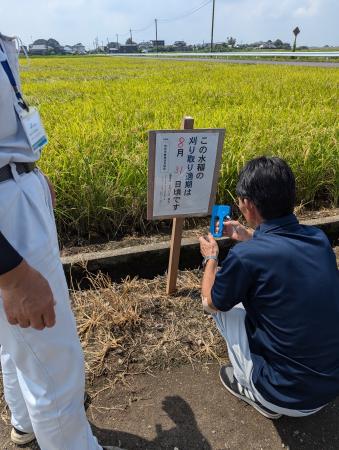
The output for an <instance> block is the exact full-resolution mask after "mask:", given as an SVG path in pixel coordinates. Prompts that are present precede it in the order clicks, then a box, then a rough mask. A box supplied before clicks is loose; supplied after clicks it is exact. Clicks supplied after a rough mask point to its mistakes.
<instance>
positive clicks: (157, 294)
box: [0, 247, 339, 450]
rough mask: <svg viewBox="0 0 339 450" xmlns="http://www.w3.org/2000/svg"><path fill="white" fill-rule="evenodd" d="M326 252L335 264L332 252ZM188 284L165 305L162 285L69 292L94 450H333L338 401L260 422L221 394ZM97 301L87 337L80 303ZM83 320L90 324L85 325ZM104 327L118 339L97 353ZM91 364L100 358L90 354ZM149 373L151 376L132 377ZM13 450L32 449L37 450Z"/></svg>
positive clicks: (189, 276)
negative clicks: (106, 449) (98, 448)
mask: <svg viewBox="0 0 339 450" xmlns="http://www.w3.org/2000/svg"><path fill="white" fill-rule="evenodd" d="M334 250H335V253H336V255H337V258H338V262H339V247H336V248H335V249H334ZM198 281H199V277H198V274H197V273H195V272H190V273H189V272H184V273H181V274H180V277H179V292H178V296H177V297H176V298H174V299H168V298H166V297H165V296H164V295H163V294H162V293H163V292H164V283H165V279H163V278H159V279H157V280H154V281H147V282H144V281H142V280H141V281H130V282H129V283H127V282H126V283H125V284H124V285H111V286H110V285H109V286H106V288H105V289H104V288H103V286H101V289H96V290H93V291H92V292H89V291H86V292H84V293H78V296H77V302H75V305H74V306H75V312H76V315H77V320H78V324H79V332H80V336H81V339H82V343H83V345H84V344H86V342H87V344H86V347H85V356H86V362H87V374H88V375H89V373H90V374H91V377H90V378H91V379H92V384H91V385H89V390H90V392H91V393H92V395H93V398H92V402H91V404H90V406H89V408H88V411H87V412H88V418H89V420H90V422H91V423H92V425H93V429H94V432H95V434H96V435H97V436H98V438H99V441H100V443H102V444H106V445H121V446H123V447H124V448H125V449H126V450H134V449H141V450H161V449H166V450H167V449H168V450H222V449H232V450H261V449H262V450H264V449H267V450H278V449H279V450H280V449H281V448H289V449H290V450H339V408H338V407H339V399H337V400H336V402H333V403H332V404H330V405H328V406H327V407H326V408H324V409H323V410H322V411H321V412H319V413H318V414H316V415H314V416H311V417H308V418H303V419H293V418H282V419H280V420H278V421H270V420H267V419H265V418H264V417H262V416H261V415H260V414H258V413H257V412H256V411H255V410H254V409H252V408H251V407H250V406H248V405H246V404H244V403H243V402H241V401H239V400H237V399H236V398H234V397H233V396H231V395H230V394H229V393H228V392H226V391H225V389H224V388H223V386H222V385H221V383H220V381H219V376H218V372H219V364H218V363H217V362H216V360H219V361H222V360H225V359H224V358H225V345H224V342H223V341H221V340H220V339H218V333H217V332H216V330H215V328H214V325H213V324H212V323H211V321H210V320H209V318H208V317H207V316H203V315H202V314H201V308H200V306H199V301H197V300H198V297H199V296H198V289H197V283H198ZM136 292H138V295H139V297H138V296H137V295H136ZM122 294H123V295H122ZM137 297H138V298H137ZM103 298H105V300H106V302H105V305H106V306H105V307H106V308H107V314H106V315H105V316H104V322H103V323H101V322H100V323H99V324H98V328H94V331H93V336H91V335H89V336H87V335H86V332H85V331H86V330H87V329H88V324H87V323H85V322H83V321H81V317H82V316H83V312H84V311H85V309H84V307H83V304H82V303H84V304H86V307H87V309H88V311H87V313H88V314H89V311H92V314H94V315H95V312H96V311H97V307H98V305H99V306H100V308H101V309H100V311H101V312H102V310H103V302H102V299H103ZM119 299H120V303H119ZM121 299H122V300H121ZM133 302H134V303H133ZM106 303H107V304H106ZM130 307H132V310H133V311H134V312H135V311H138V316H137V317H135V316H134V315H132V314H131V311H130ZM126 308H127V309H126ZM114 320H115V321H116V323H115V322H114ZM88 321H89V323H92V322H91V321H92V319H91V317H89V318H88ZM106 322H107V323H106ZM105 324H106V328H107V327H108V328H109V329H110V331H111V328H112V329H113V330H114V332H115V333H116V334H117V335H119V332H120V334H121V336H120V335H119V336H120V339H121V344H119V346H117V347H115V346H113V347H112V348H111V349H110V348H109V347H107V346H106V344H105V342H107V340H108V341H109V342H111V341H112V338H111V335H110V334H109V331H108V330H106V329H105ZM112 324H113V325H114V326H113V325H112ZM119 324H120V325H119ZM138 324H139V325H138ZM92 325H93V324H92ZM119 327H121V330H120V328H119ZM138 327H139V328H138ZM119 330H120V331H119ZM122 330H123V333H122ZM152 330H153V334H152V332H151V331H152ZM131 336H132V337H133V339H132V341H131ZM94 338H95V339H94ZM130 341H131V342H130ZM93 346H94V347H93ZM99 347H100V348H104V349H105V350H104V352H105V358H104V364H103V365H102V368H101V369H100V371H99V373H96V371H95V370H94V368H97V366H98V364H97V359H95V358H94V359H93V358H92V359H91V358H90V356H89V355H90V354H92V353H93V352H92V350H93V348H99ZM99 350H100V349H99ZM108 350H109V351H108ZM115 352H116V353H115ZM133 352H135V353H136V354H135V355H134V356H133ZM106 353H107V355H106ZM132 356H133V358H132ZM96 358H99V359H100V360H102V359H103V358H102V353H100V351H98V354H97V355H96ZM213 359H214V361H213ZM189 361H192V362H194V368H193V366H192V365H189V364H188V362H189ZM202 361H204V362H202ZM209 361H210V362H209ZM211 361H212V362H211ZM178 365H181V367H179V368H178V367H177V368H175V367H174V368H173V366H178ZM156 367H168V369H166V370H160V369H156ZM150 369H152V370H153V373H152V374H147V375H145V374H144V375H142V374H139V375H137V373H138V372H145V371H147V370H150ZM118 380H119V381H118ZM117 381H118V382H117ZM0 392H2V387H1V386H0ZM0 407H1V409H0V416H1V419H0V450H13V449H17V448H18V447H16V446H14V445H13V444H11V443H10V441H9V433H10V425H9V417H8V411H7V410H6V407H5V406H4V402H3V401H0ZM23 448H26V449H30V450H38V447H37V445H30V446H26V447H23ZM79 450H83V449H80V448H79Z"/></svg>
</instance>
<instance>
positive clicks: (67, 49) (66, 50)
mask: <svg viewBox="0 0 339 450" xmlns="http://www.w3.org/2000/svg"><path fill="white" fill-rule="evenodd" d="M63 50H64V53H65V54H66V55H72V54H73V53H74V50H73V46H72V45H65V47H64V49H63Z"/></svg>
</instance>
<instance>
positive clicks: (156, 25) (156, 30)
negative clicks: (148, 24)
mask: <svg viewBox="0 0 339 450" xmlns="http://www.w3.org/2000/svg"><path fill="white" fill-rule="evenodd" d="M154 21H155V45H156V47H157V54H158V19H154Z"/></svg>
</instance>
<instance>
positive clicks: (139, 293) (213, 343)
mask: <svg viewBox="0 0 339 450" xmlns="http://www.w3.org/2000/svg"><path fill="white" fill-rule="evenodd" d="M200 279H201V274H200V273H199V271H192V272H181V273H180V274H179V279H178V292H177V294H176V295H175V296H174V297H168V296H166V295H165V287H166V278H165V277H158V278H156V279H154V280H138V279H133V280H130V279H127V280H125V282H124V283H122V284H113V283H112V282H110V280H109V279H108V278H107V277H105V276H104V275H102V274H101V275H98V276H97V277H96V278H94V279H93V278H91V282H92V286H93V288H92V289H90V290H87V291H74V292H73V296H72V297H73V307H74V311H75V314H76V318H77V323H78V330H79V334H80V338H81V342H82V345H83V349H84V352H85V359H86V372H87V376H88V381H89V384H90V385H92V386H93V387H94V386H96V385H97V384H98V383H97V382H96V381H97V379H98V377H104V379H105V381H108V382H110V383H116V382H117V381H118V380H122V381H124V380H125V378H126V376H128V375H133V374H136V373H143V372H148V373H151V372H152V371H154V370H161V369H165V368H168V367H171V366H177V365H180V364H184V363H191V364H194V363H198V362H199V363H200V362H207V361H211V360H213V359H214V360H219V361H220V360H221V359H223V358H225V356H226V354H225V344H224V343H223V340H222V338H221V337H220V336H219V334H218V332H217V330H216V328H215V325H214V322H213V320H212V319H211V318H210V317H209V316H207V315H204V314H203V312H202V309H201V302H200V290H199V286H200Z"/></svg>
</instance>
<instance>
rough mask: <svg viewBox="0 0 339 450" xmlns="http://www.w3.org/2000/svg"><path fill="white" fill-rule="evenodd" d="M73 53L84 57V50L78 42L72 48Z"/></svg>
mask: <svg viewBox="0 0 339 450" xmlns="http://www.w3.org/2000/svg"><path fill="white" fill-rule="evenodd" d="M72 48H73V53H76V54H78V55H84V54H85V53H86V48H85V46H84V45H82V44H81V43H80V42H79V43H78V44H75V45H73V46H72Z"/></svg>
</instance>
